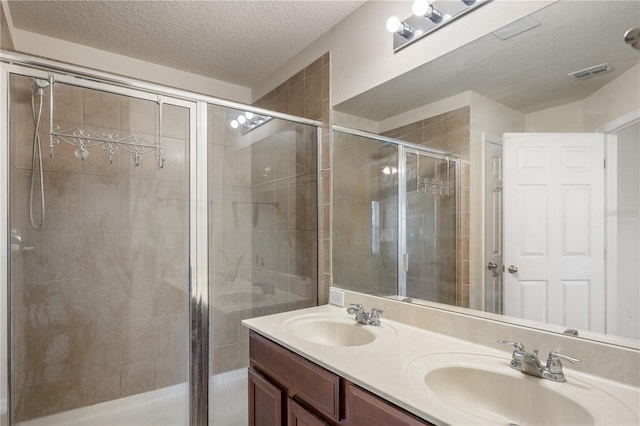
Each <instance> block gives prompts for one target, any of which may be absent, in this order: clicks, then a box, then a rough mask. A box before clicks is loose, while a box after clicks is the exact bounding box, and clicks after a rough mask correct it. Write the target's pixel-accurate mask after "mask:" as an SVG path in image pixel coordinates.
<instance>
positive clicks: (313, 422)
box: [287, 398, 327, 426]
mask: <svg viewBox="0 0 640 426" xmlns="http://www.w3.org/2000/svg"><path fill="white" fill-rule="evenodd" d="M287 426H327V423H325V422H323V421H322V420H320V418H319V417H317V416H316V415H315V414H313V413H312V412H310V411H308V410H307V409H306V408H304V407H303V406H302V405H300V404H298V403H297V402H295V401H294V400H293V399H291V398H288V399H287Z"/></svg>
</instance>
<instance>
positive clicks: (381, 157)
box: [333, 126, 462, 304]
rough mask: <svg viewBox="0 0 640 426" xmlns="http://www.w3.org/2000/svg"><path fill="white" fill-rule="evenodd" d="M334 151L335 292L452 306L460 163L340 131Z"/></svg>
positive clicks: (455, 285) (402, 144) (455, 288)
mask: <svg viewBox="0 0 640 426" xmlns="http://www.w3.org/2000/svg"><path fill="white" fill-rule="evenodd" d="M333 147H334V160H333V173H334V187H333V209H334V215H333V217H334V219H333V220H334V228H333V234H334V235H333V275H334V283H335V285H336V286H338V287H341V288H345V289H349V290H353V291H359V292H363V293H369V294H374V295H378V296H388V297H393V298H400V299H414V300H416V301H429V302H438V303H447V304H455V302H456V297H457V294H458V293H459V288H460V285H459V283H458V281H457V278H458V276H457V270H458V267H457V266H458V265H459V264H460V263H461V261H462V259H461V258H458V251H457V250H456V247H457V240H458V236H459V235H458V233H457V230H458V229H459V226H458V221H459V218H460V214H459V212H458V205H459V203H458V197H459V193H460V188H459V181H460V180H459V157H458V156H456V155H454V154H451V153H447V152H443V151H438V150H434V149H430V148H427V147H424V146H420V145H414V144H411V143H407V142H403V141H400V140H397V139H392V138H387V137H382V136H379V135H375V134H370V133H366V132H361V131H357V130H353V129H349V128H345V127H339V126H334V132H333Z"/></svg>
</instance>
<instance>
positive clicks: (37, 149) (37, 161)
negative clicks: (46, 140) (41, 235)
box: [29, 89, 44, 229]
mask: <svg viewBox="0 0 640 426" xmlns="http://www.w3.org/2000/svg"><path fill="white" fill-rule="evenodd" d="M43 96H44V94H43V93H42V90H39V89H34V91H33V92H32V93H31V114H32V116H33V124H34V126H35V130H34V133H33V156H32V159H31V185H30V188H29V219H30V220H31V226H32V227H33V228H34V229H40V227H41V226H42V222H43V221H44V177H43V173H42V147H41V145H40V121H41V118H42V101H43ZM36 97H38V98H39V100H40V101H39V102H38V108H37V113H36ZM36 166H37V169H38V170H37V172H38V177H39V180H40V221H39V223H36V221H35V219H34V217H33V190H34V186H35V180H36Z"/></svg>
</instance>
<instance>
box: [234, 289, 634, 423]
mask: <svg viewBox="0 0 640 426" xmlns="http://www.w3.org/2000/svg"><path fill="white" fill-rule="evenodd" d="M354 295H355V293H354ZM361 296H362V297H360V299H365V300H366V302H367V304H365V303H364V302H363V304H365V306H367V308H369V309H371V308H372V307H373V306H378V307H380V308H381V309H379V310H377V311H375V310H374V311H372V313H373V315H371V314H367V313H366V310H365V309H363V308H362V307H361V306H351V307H350V308H348V309H347V308H345V307H337V306H333V305H324V306H318V307H313V308H307V309H302V310H298V311H290V312H284V313H280V314H275V315H270V316H266V317H259V318H253V319H248V320H244V321H243V324H244V325H245V326H246V327H248V328H249V329H250V330H251V333H250V369H249V383H250V385H249V393H250V409H249V413H250V424H256V425H258V424H288V425H295V424H309V425H315V424H318V425H321V424H340V425H361V424H374V425H375V424H378V425H387V424H393V425H414V424H415V425H419V424H427V425H429V424H433V425H447V424H465V425H470V424H478V425H480V424H482V425H486V424H497V425H614V424H635V425H637V424H639V422H640V391H639V388H638V383H637V382H638V381H639V380H640V378H639V377H638V369H639V366H638V363H639V360H640V358H639V356H638V351H636V350H633V349H628V348H621V347H614V346H613V345H603V344H600V343H597V342H589V341H582V339H576V338H572V337H568V336H558V335H554V334H553V333H545V332H542V331H539V330H531V329H526V328H523V327H515V326H513V325H509V324H499V323H494V322H492V321H488V320H484V319H479V318H472V317H469V316H466V315H460V314H457V313H453V312H446V311H438V310H437V309H429V308H424V307H421V308H419V307H411V306H408V305H407V304H406V303H402V302H396V301H389V300H386V299H383V298H375V297H372V296H365V295H361ZM354 301H360V300H357V299H355V296H354ZM372 303H373V304H372ZM375 303H377V304H375ZM383 311H387V313H386V314H384V315H383ZM380 316H382V318H380ZM363 323H364V324H363ZM376 323H377V325H374V324H376ZM497 333H504V334H505V335H504V336H499V335H497ZM518 334H520V335H522V338H516V337H515V336H517V335H518ZM495 337H498V338H503V339H504V340H505V341H504V342H501V343H504V345H500V344H499V343H498V342H496V340H498V339H496V338H495ZM485 339H486V341H485ZM525 339H530V340H531V342H528V341H527V340H525ZM518 341H522V343H518ZM541 343H542V344H541ZM545 343H546V344H545ZM534 344H535V345H539V346H540V349H541V351H540V359H538V354H537V351H535V352H534V350H533V349H532V350H531V351H528V350H526V349H525V348H524V346H525V345H526V346H527V348H528V347H535V346H531V345H534ZM549 352H551V353H550V359H549V361H548V363H547V362H545V360H546V359H547V353H549ZM560 352H562V353H560ZM565 353H566V355H564V354H565ZM612 353H613V354H617V355H618V357H617V358H615V359H610V358H609V359H608V362H607V361H606V360H607V357H610V356H611V354H612ZM614 356H615V355H614ZM578 358H579V359H580V360H581V362H579V363H577V364H576V365H575V366H574V365H572V364H570V363H569V362H578V361H580V360H579V359H578ZM563 360H564V361H569V362H565V365H564V366H563V365H562V362H561V361H563ZM603 360H604V362H607V365H601V363H602V362H603ZM619 370H624V371H619ZM536 373H539V374H536ZM563 373H564V375H563ZM538 376H539V377H538ZM563 379H564V380H565V381H562V380H563ZM274 416H275V417H274Z"/></svg>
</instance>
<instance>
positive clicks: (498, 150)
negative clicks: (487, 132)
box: [484, 136, 503, 314]
mask: <svg viewBox="0 0 640 426" xmlns="http://www.w3.org/2000/svg"><path fill="white" fill-rule="evenodd" d="M484 168H485V170H484V206H485V207H484V221H485V223H484V230H485V238H484V260H485V268H484V295H485V296H484V310H485V311H486V312H493V313H496V314H501V313H502V279H503V278H502V276H503V271H502V265H503V263H502V254H503V250H502V192H503V177H502V140H500V139H497V138H491V137H489V136H485V137H484Z"/></svg>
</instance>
